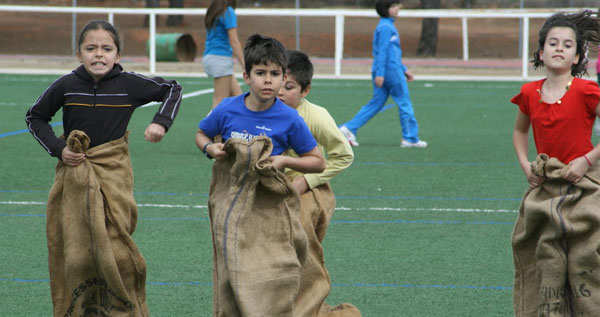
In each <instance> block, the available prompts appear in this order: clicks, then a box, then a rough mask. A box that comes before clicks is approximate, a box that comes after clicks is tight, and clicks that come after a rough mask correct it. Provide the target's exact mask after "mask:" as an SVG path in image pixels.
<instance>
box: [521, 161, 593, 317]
mask: <svg viewBox="0 0 600 317" xmlns="http://www.w3.org/2000/svg"><path fill="white" fill-rule="evenodd" d="M532 171H533V172H534V173H535V174H536V175H538V176H542V177H544V178H545V179H544V181H543V183H542V184H541V185H540V186H538V187H535V188H533V189H530V190H529V191H528V192H527V193H526V194H525V197H524V198H523V201H522V203H521V207H520V210H519V217H518V219H517V222H516V224H515V228H514V233H513V238H512V244H513V256H514V263H515V288H514V305H515V307H514V309H515V314H516V316H517V317H525V316H532V317H533V316H536V317H537V316H590V317H591V316H600V275H599V274H598V271H597V270H598V268H599V267H600V254H599V250H600V230H598V226H599V225H600V209H599V208H600V204H599V202H600V167H599V166H598V164H594V165H593V166H592V167H591V168H590V169H589V170H588V172H587V174H586V175H585V176H584V177H583V178H582V179H581V181H579V182H577V183H576V184H573V183H571V182H568V181H566V180H565V179H564V172H565V171H566V165H565V164H563V163H562V162H560V161H559V160H557V159H556V158H549V157H548V156H547V155H545V154H540V155H538V157H537V159H536V161H535V162H533V164H532Z"/></svg>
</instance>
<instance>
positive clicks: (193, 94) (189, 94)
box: [140, 88, 215, 108]
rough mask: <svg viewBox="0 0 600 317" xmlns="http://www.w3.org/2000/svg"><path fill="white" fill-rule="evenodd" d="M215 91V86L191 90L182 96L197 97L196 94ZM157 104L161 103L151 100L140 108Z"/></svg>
mask: <svg viewBox="0 0 600 317" xmlns="http://www.w3.org/2000/svg"><path fill="white" fill-rule="evenodd" d="M213 91H215V89H214V88H208V89H202V90H197V91H193V92H190V93H188V94H183V96H181V99H187V98H190V97H196V96H200V95H206V94H210V93H211V92H213ZM156 105H160V103H159V102H154V101H153V102H149V103H147V104H145V105H143V106H141V107H140V108H146V107H150V106H156Z"/></svg>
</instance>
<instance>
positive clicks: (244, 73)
mask: <svg viewBox="0 0 600 317" xmlns="http://www.w3.org/2000/svg"><path fill="white" fill-rule="evenodd" d="M242 75H243V76H244V81H245V82H246V84H247V85H250V75H248V73H246V72H245V71H244V72H243V73H242Z"/></svg>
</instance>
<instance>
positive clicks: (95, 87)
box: [92, 83, 98, 108]
mask: <svg viewBox="0 0 600 317" xmlns="http://www.w3.org/2000/svg"><path fill="white" fill-rule="evenodd" d="M97 89H98V84H97V83H94V104H93V105H92V106H93V107H94V108H96V90H97Z"/></svg>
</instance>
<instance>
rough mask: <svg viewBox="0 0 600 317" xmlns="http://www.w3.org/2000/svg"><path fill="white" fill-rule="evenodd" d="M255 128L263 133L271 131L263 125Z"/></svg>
mask: <svg viewBox="0 0 600 317" xmlns="http://www.w3.org/2000/svg"><path fill="white" fill-rule="evenodd" d="M256 128H257V129H259V130H265V131H272V130H273V129H271V128H267V127H266V126H264V125H262V126H261V125H257V126H256Z"/></svg>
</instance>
